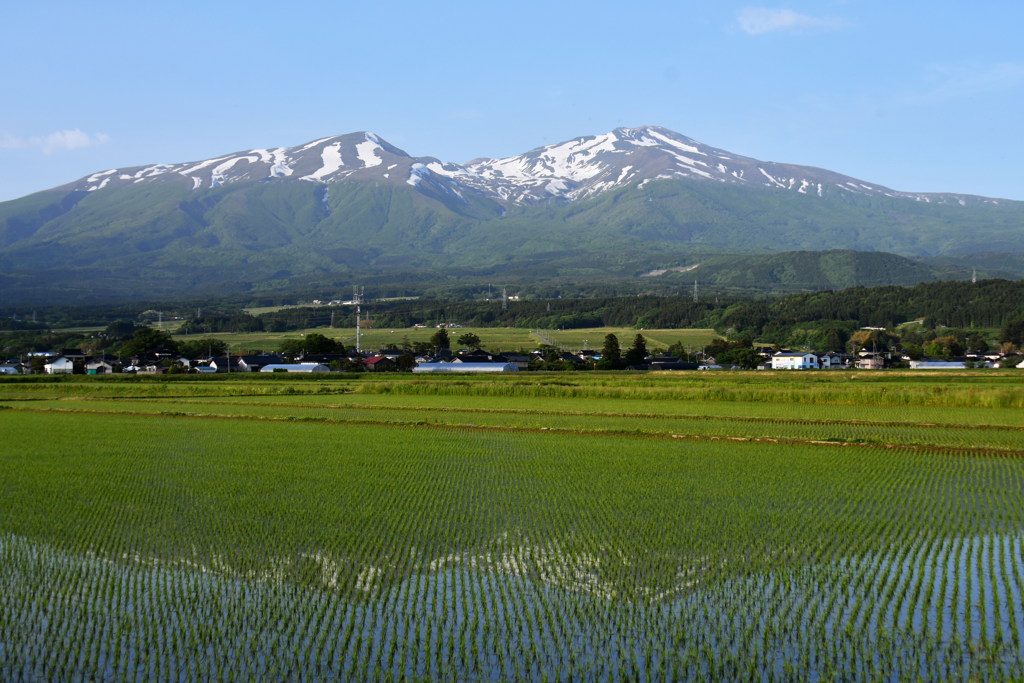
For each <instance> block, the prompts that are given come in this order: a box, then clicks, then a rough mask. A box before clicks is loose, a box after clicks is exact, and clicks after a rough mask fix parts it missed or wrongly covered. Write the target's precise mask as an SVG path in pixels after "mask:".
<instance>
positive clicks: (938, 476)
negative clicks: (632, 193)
mask: <svg viewBox="0 0 1024 683" xmlns="http://www.w3.org/2000/svg"><path fill="white" fill-rule="evenodd" d="M29 379H32V378H29ZM1022 408H1024V381H1022V379H1021V377H1020V376H1019V373H1018V374H1014V373H1012V372H1000V371H985V372H982V371H978V372H966V373H960V374H944V375H940V376H928V377H920V376H912V375H900V374H896V373H877V374H872V373H851V372H835V373H808V374H801V373H785V374H784V375H780V374H779V373H770V374H769V373H723V374H715V373H700V374H698V373H687V374H681V375H672V376H670V375H660V376H659V375H651V374H648V375H635V376H625V375H616V374H606V373H586V374H572V373H567V374H557V375H556V374H551V375H543V374H535V373H531V374H529V375H525V374H524V376H515V377H487V378H481V377H443V378H422V377H409V376H405V377H400V376H387V377H383V376H376V377H375V376H369V375H366V376H361V377H360V376H332V377H330V378H302V379H295V378H294V377H281V376H275V377H245V378H239V377H232V378H221V377H206V378H198V379H197V378H181V379H177V380H175V381H169V380H167V379H165V380H144V379H142V378H119V377H107V378H96V379H92V380H91V381H85V380H75V379H70V378H69V379H67V380H54V381H43V382H39V381H26V380H25V379H22V380H14V381H4V382H2V383H0V425H2V428H3V439H2V441H0V679H3V680H34V679H48V680H75V679H82V678H85V679H110V680H123V679H135V678H157V679H161V680H194V679H211V678H218V679H220V678H242V679H255V678H258V679H264V680H284V679H294V678H307V679H336V680H356V679H360V680H365V679H378V680H379V679H396V680H397V679H414V680H417V679H432V678H444V679H485V680H512V679H524V678H526V679H534V680H543V679H547V680H555V679H574V680H616V679H641V680H676V679H707V678H717V679H731V680H735V679H799V680H804V679H814V678H819V679H840V680H849V679H866V678H876V677H880V678H886V679H889V678H894V679H901V678H917V677H922V678H925V679H968V678H982V679H985V678H987V679H1006V678H1020V677H1022V676H1024V636H1022V630H1024V606H1022V605H1024V599H1022V598H1024V596H1022V588H1024V576H1022V573H1024V410H1022Z"/></svg>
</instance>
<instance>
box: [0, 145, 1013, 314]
mask: <svg viewBox="0 0 1024 683" xmlns="http://www.w3.org/2000/svg"><path fill="white" fill-rule="evenodd" d="M1022 226H1024V202H1014V201H1008V200H994V199H986V198H983V197H974V196H970V195H955V194H913V193H906V192H898V191H895V190H891V189H889V188H886V187H882V186H879V185H877V184H874V183H869V182H864V181H860V180H857V179H854V178H850V177H848V176H844V175H842V174H839V173H835V172H832V171H827V170H824V169H820V168H812V167H808V166H799V165H794V164H781V163H774V162H765V161H758V160H757V159H752V158H749V157H744V156H740V155H738V154H733V153H731V152H727V151H724V150H721V149H717V148H714V147H710V146H708V145H705V144H703V143H700V142H697V141H696V140H692V139H690V138H687V137H685V136H683V135H679V134H678V133H674V132H672V131H670V130H667V129H665V128H656V127H643V128H618V129H616V130H613V131H611V132H609V133H605V134H603V135H596V136H585V137H580V138H576V139H574V140H570V141H567V142H562V143H559V144H554V145H547V146H545V147H539V148H537V149H534V150H532V151H529V152H526V153H524V154H520V155H518V156H513V157H508V158H504V159H475V160H472V161H469V162H466V163H462V164H457V163H450V162H442V161H440V160H438V159H436V158H433V157H413V156H410V155H409V154H407V153H406V152H404V151H403V150H401V149H399V148H397V147H395V146H394V145H391V144H389V143H388V142H386V141H384V140H383V139H381V138H380V137H378V136H376V135H374V134H373V133H367V132H360V133H350V134H348V135H342V136H337V137H328V138H321V139H319V140H314V141H312V142H309V143H306V144H303V145H298V146H295V147H273V148H266V149H252V150H248V151H244V152H238V153H235V154H228V155H224V156H219V157H216V158H213V159H206V160H202V161H192V162H187V163H171V164H154V165H149V166H138V167H133V168H117V169H109V170H105V171H101V172H98V173H93V174H91V175H89V176H88V177H85V178H82V179H80V180H78V181H76V182H73V183H69V184H68V185H64V186H62V187H58V188H54V189H52V190H45V191H43V192H38V193H36V194H33V195H29V196H27V197H22V198H20V199H15V200H12V201H9V202H0V300H25V299H27V298H37V299H46V298H47V297H61V298H63V297H68V296H70V297H76V298H81V297H86V296H88V297H96V298H97V299H99V298H103V297H109V298H117V297H130V296H135V295H137V294H138V293H141V292H150V293H155V292H159V293H162V294H164V295H169V296H170V295H173V296H178V295H185V294H188V293H190V292H191V293H196V292H200V291H205V292H215V293H220V292H224V291H243V292H258V291H264V290H273V289H277V290H283V289H287V288H289V287H293V286H296V285H297V284H301V283H304V284H303V286H311V285H312V283H315V284H316V286H320V284H321V283H322V282H323V281H324V279H325V278H328V279H330V278H333V280H332V281H334V282H336V283H338V282H341V281H348V282H351V281H352V279H353V278H359V279H360V280H362V281H364V282H370V281H377V282H396V281H398V282H401V281H415V282H431V281H437V282H450V281H451V280H452V278H456V279H459V280H461V279H462V278H466V277H480V278H493V277H495V276H497V277H501V278H502V279H503V280H504V281H516V280H517V279H518V281H524V282H537V281H542V280H544V279H545V278H561V279H562V281H566V282H582V281H586V280H587V279H588V278H590V279H592V280H596V281H598V282H601V283H604V282H605V281H606V280H607V278H608V277H610V276H612V275H613V274H614V276H615V277H619V278H624V279H625V280H631V279H633V278H638V277H639V276H640V275H643V274H650V273H654V272H662V273H668V272H677V270H678V269H680V268H682V269H684V271H685V272H686V273H687V276H689V275H691V272H690V271H691V270H692V268H693V267H694V265H695V264H696V263H699V262H705V259H704V257H698V256H697V255H698V254H704V255H705V256H706V255H709V254H714V255H725V256H729V255H736V254H752V253H761V254H771V253H777V252H799V253H809V252H816V251H819V250H823V249H825V250H835V249H839V250H853V251H856V252H860V253H867V254H869V256H868V257H860V256H857V257H855V258H852V259H845V260H844V258H845V257H844V258H838V257H835V256H834V255H831V256H827V257H821V258H820V259H817V258H807V257H804V256H800V257H798V258H796V261H794V260H793V259H789V260H784V262H783V261H779V262H775V261H773V262H772V263H773V264H774V265H773V266H772V267H773V268H776V267H777V268H778V269H779V270H780V271H785V272H786V273H789V274H788V275H786V277H787V278H789V280H793V277H794V276H793V275H792V272H796V271H794V270H793V269H794V268H795V269H796V270H797V271H800V272H804V271H807V272H811V271H814V273H817V274H815V275H813V277H811V276H808V278H809V279H807V280H806V281H807V282H812V283H822V282H825V283H832V282H839V281H841V282H850V281H851V280H850V279H849V277H847V276H850V275H851V274H854V275H856V277H855V278H854V280H852V281H856V282H864V283H872V284H882V283H885V282H903V280H900V279H898V277H896V276H898V275H900V273H897V272H893V273H892V274H891V276H890V274H888V273H887V274H886V276H885V278H881V279H880V278H879V277H877V273H879V272H881V271H886V270H887V267H882V266H880V265H879V264H880V263H881V261H880V260H879V258H877V257H875V256H874V254H878V253H880V252H889V253H891V254H897V255H899V256H902V257H907V258H910V259H924V258H936V257H950V258H956V259H961V260H962V259H963V258H964V257H965V255H969V254H990V255H991V254H996V255H1000V258H1002V256H1003V255H1010V256H1012V257H1013V258H1017V257H1016V256H1014V255H1018V254H1021V253H1022V252H1024V247H1022V246H1021V245H1022V244H1024V239H1022V237H1024V232H1022V231H1024V227H1022ZM797 262H798V263H797ZM887 263H888V262H887ZM891 263H896V261H892V262H891ZM1013 263H1016V262H1015V261H1014V262H1013ZM794 264H797V265H794ZM865 264H867V265H865ZM1011 265H1012V264H1011ZM1014 267H1016V266H1014ZM893 268H894V270H903V271H905V270H906V268H901V267H898V266H894V267H893ZM927 270H928V269H927V268H925V271H927ZM929 272H930V271H929ZM1012 272H1016V271H1012ZM456 273H458V275H455V274H456ZM693 274H694V275H696V276H697V277H700V272H699V271H695V272H694V273H693ZM833 276H835V277H833ZM839 276H842V278H839V279H836V278H838V277H839ZM374 278H375V279H376V280H374ZM843 278H845V279H843ZM857 278H860V279H857ZM798 279H799V278H798ZM484 281H485V282H487V281H489V280H484ZM644 281H652V278H649V277H648V278H644ZM659 281H660V278H659ZM86 283H87V284H86Z"/></svg>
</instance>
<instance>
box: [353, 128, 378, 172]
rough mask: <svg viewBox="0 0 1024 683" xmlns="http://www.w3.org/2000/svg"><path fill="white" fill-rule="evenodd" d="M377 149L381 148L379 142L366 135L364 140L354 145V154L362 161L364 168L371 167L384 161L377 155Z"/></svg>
mask: <svg viewBox="0 0 1024 683" xmlns="http://www.w3.org/2000/svg"><path fill="white" fill-rule="evenodd" d="M378 149H381V146H380V144H379V143H378V142H377V141H376V140H371V139H370V136H369V135H367V136H366V142H360V143H359V144H358V145H356V156H357V157H359V160H360V161H362V162H363V167H364V168H372V167H374V166H380V165H381V164H382V163H384V161H383V159H381V158H380V157H379V156H377V150H378Z"/></svg>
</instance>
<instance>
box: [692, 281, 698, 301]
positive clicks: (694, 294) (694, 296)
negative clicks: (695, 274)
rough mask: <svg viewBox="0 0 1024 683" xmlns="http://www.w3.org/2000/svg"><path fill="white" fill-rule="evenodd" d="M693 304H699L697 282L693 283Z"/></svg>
mask: <svg viewBox="0 0 1024 683" xmlns="http://www.w3.org/2000/svg"><path fill="white" fill-rule="evenodd" d="M693 302H694V303H697V281H696V280H694V281H693Z"/></svg>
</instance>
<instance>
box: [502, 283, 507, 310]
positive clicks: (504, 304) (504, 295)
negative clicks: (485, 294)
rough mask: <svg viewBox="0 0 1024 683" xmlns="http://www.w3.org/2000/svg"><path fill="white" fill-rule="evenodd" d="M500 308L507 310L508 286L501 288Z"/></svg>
mask: <svg viewBox="0 0 1024 683" xmlns="http://www.w3.org/2000/svg"><path fill="white" fill-rule="evenodd" d="M501 310H503V311H507V310H508V287H502V288H501Z"/></svg>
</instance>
